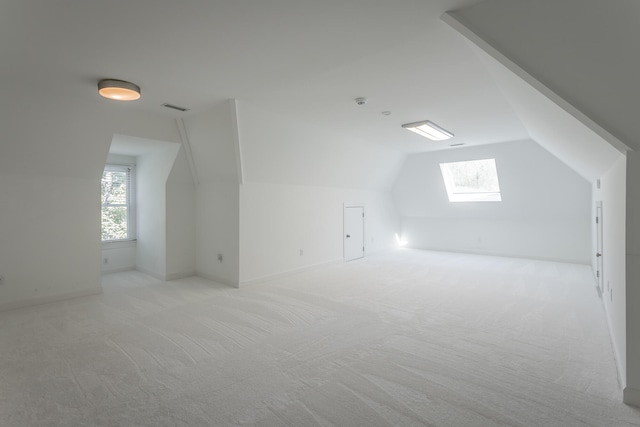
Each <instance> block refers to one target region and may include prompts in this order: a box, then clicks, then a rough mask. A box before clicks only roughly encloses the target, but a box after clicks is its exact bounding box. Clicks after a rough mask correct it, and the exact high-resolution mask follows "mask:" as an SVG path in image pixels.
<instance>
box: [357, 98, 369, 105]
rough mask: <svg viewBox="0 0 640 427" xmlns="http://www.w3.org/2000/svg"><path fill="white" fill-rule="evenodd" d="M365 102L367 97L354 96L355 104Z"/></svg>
mask: <svg viewBox="0 0 640 427" xmlns="http://www.w3.org/2000/svg"><path fill="white" fill-rule="evenodd" d="M366 103H367V98H363V97H360V98H356V104H358V105H364V104H366Z"/></svg>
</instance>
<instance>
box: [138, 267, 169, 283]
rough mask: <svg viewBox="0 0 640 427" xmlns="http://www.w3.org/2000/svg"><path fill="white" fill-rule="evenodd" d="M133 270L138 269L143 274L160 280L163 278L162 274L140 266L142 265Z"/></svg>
mask: <svg viewBox="0 0 640 427" xmlns="http://www.w3.org/2000/svg"><path fill="white" fill-rule="evenodd" d="M135 270H137V271H139V272H141V273H144V274H148V275H149V276H151V277H153V278H155V279H158V280H162V281H164V280H165V277H164V274H159V273H156V272H154V271H151V270H147V269H146V268H142V267H136V268H135Z"/></svg>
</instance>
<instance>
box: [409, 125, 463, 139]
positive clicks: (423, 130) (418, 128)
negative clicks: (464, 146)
mask: <svg viewBox="0 0 640 427" xmlns="http://www.w3.org/2000/svg"><path fill="white" fill-rule="evenodd" d="M402 127H403V128H405V129H407V130H410V131H411V132H414V133H417V134H418V135H420V136H424V137H425V138H429V139H431V140H432V141H444V140H445V139H449V138H453V133H451V132H449V131H448V130H446V129H443V128H441V127H440V126H438V125H437V124H435V123H433V122H430V121H429V120H423V121H421V122H414V123H407V124H404V125H402Z"/></svg>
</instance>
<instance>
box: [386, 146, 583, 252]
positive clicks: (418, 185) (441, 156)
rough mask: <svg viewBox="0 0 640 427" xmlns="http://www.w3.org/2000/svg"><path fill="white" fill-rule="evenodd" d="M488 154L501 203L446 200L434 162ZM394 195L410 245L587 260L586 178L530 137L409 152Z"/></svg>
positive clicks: (437, 167)
mask: <svg viewBox="0 0 640 427" xmlns="http://www.w3.org/2000/svg"><path fill="white" fill-rule="evenodd" d="M486 158H495V159H496V166H497V170H498V178H499V180H500V189H501V194H502V202H475V203H450V202H449V201H448V198H447V194H446V190H445V186H444V183H443V179H442V174H441V172H440V167H439V164H440V163H443V162H456V161H463V160H477V159H486ZM393 194H394V198H395V201H396V204H397V207H398V211H399V214H400V216H401V217H402V238H403V239H404V240H406V241H408V245H409V246H410V247H415V248H425V249H435V250H447V251H462V252H473V253H483V254H495V255H506V256H517V257H528V258H538V259H552V260H559V261H568V262H578V263H585V264H588V263H590V262H591V255H590V252H591V251H590V246H591V228H590V226H589V221H590V212H591V188H590V184H589V183H588V182H587V181H586V180H584V179H583V178H582V177H580V176H579V175H578V174H577V173H575V172H574V171H573V170H571V169H569V168H568V167H567V166H566V165H564V164H563V163H562V162H560V161H559V160H557V159H556V158H555V157H553V156H552V155H551V154H549V153H548V152H547V151H545V150H544V149H543V148H541V147H540V146H539V145H538V144H536V143H535V142H533V141H520V142H511V143H501V144H490V145H485V146H479V147H469V148H460V149H456V150H446V151H438V152H431V153H421V154H413V155H410V156H408V157H407V160H406V162H405V165H404V167H403V169H402V171H401V173H400V175H399V176H398V179H397V181H396V184H395V186H394V190H393Z"/></svg>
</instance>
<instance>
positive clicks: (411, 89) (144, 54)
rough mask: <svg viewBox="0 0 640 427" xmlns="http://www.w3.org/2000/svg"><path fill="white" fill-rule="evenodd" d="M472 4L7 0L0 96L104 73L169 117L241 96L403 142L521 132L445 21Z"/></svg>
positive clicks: (384, 142) (372, 137) (43, 92)
mask: <svg viewBox="0 0 640 427" xmlns="http://www.w3.org/2000/svg"><path fill="white" fill-rule="evenodd" d="M476 2H477V0H438V1H423V0H398V1H394V2H388V1H383V0H348V1H345V0H327V1H315V2H313V1H303V2H301V1H299V0H271V1H262V0H248V1H242V2H239V1H234V0H216V1H211V0H183V1H179V2H177V1H174V0H139V1H135V2H131V1H126V0H110V1H108V2H93V1H91V2H88V1H84V0H68V1H65V2H63V3H61V2H57V1H51V0H6V1H3V2H1V3H0V55H1V57H2V63H3V67H2V79H0V89H2V91H3V94H4V96H3V99H2V100H0V102H2V103H6V104H7V109H9V108H10V106H9V103H10V101H8V99H18V98H21V99H23V100H24V102H25V103H27V104H37V103H38V102H39V100H40V99H41V97H43V96H46V97H50V98H56V99H57V100H58V101H59V102H61V103H76V102H78V101H79V100H81V99H83V98H94V97H97V93H96V83H97V80H98V79H100V78H107V77H108V78H117V79H123V80H129V81H132V82H135V83H136V84H138V85H140V86H141V88H142V99H141V100H140V101H137V102H136V103H135V104H134V105H133V106H131V107H128V108H130V109H131V110H144V111H145V112H147V113H154V114H158V115H161V116H164V117H170V118H173V117H188V116H190V115H193V114H200V113H203V112H205V111H207V110H208V109H209V108H211V107H213V106H215V105H217V104H219V103H220V102H221V101H223V100H226V99H229V98H235V99H238V100H239V101H242V102H247V103H256V105H264V106H266V108H268V109H270V110H274V111H278V112H279V113H280V114H282V115H287V116H289V117H291V118H292V119H294V120H304V121H307V122H309V123H311V124H312V125H314V126H319V127H325V128H327V129H330V131H331V132H339V133H341V134H342V135H343V136H344V137H345V138H346V139H354V140H355V139H357V140H360V141H366V142H367V143H368V144H374V145H379V146H384V147H387V148H390V149H393V150H400V151H402V152H415V151H427V150H434V149H442V148H448V144H446V143H441V144H436V143H429V142H428V141H426V140H423V139H422V138H420V137H418V136H416V135H414V134H412V133H410V132H407V131H406V130H404V129H401V128H400V125H401V124H403V123H407V122H410V121H416V120H423V119H430V120H433V121H435V122H436V123H438V124H440V125H442V126H443V127H445V128H447V129H449V130H451V131H452V132H453V133H455V134H456V138H455V142H457V143H465V144H467V145H474V144H485V143H492V142H502V141H508V140H516V139H522V138H524V137H526V136H527V135H526V131H525V130H524V128H523V127H522V126H521V124H520V122H519V120H518V118H517V116H516V115H515V114H514V113H513V111H512V110H511V108H510V106H509V105H508V103H507V102H506V101H505V100H504V99H503V98H502V97H501V96H500V94H499V92H498V89H497V87H496V86H495V84H494V83H493V81H492V80H491V76H490V75H489V74H488V73H487V72H486V70H484V69H483V67H482V64H480V63H479V62H478V61H477V60H476V59H475V58H473V57H472V56H470V55H469V50H468V46H466V45H465V43H464V42H463V41H462V40H460V38H459V37H457V35H456V34H455V32H454V31H452V30H451V29H450V28H448V27H447V25H445V24H444V23H443V22H441V21H440V19H439V18H440V16H441V15H442V13H444V12H445V11H446V10H451V9H458V8H460V7H464V6H468V5H470V4H473V3H476ZM52 83H53V84H52ZM359 96H364V97H367V98H368V99H369V102H368V103H367V104H366V105H365V106H363V107H357V106H356V104H355V102H354V98H356V97H359ZM105 102H109V101H105ZM165 102H168V103H171V104H175V105H179V106H184V107H187V108H190V109H191V111H189V112H187V113H178V112H176V111H173V110H169V109H166V108H164V107H161V104H162V103H165ZM382 111H391V115H390V116H383V115H381V112H382Z"/></svg>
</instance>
